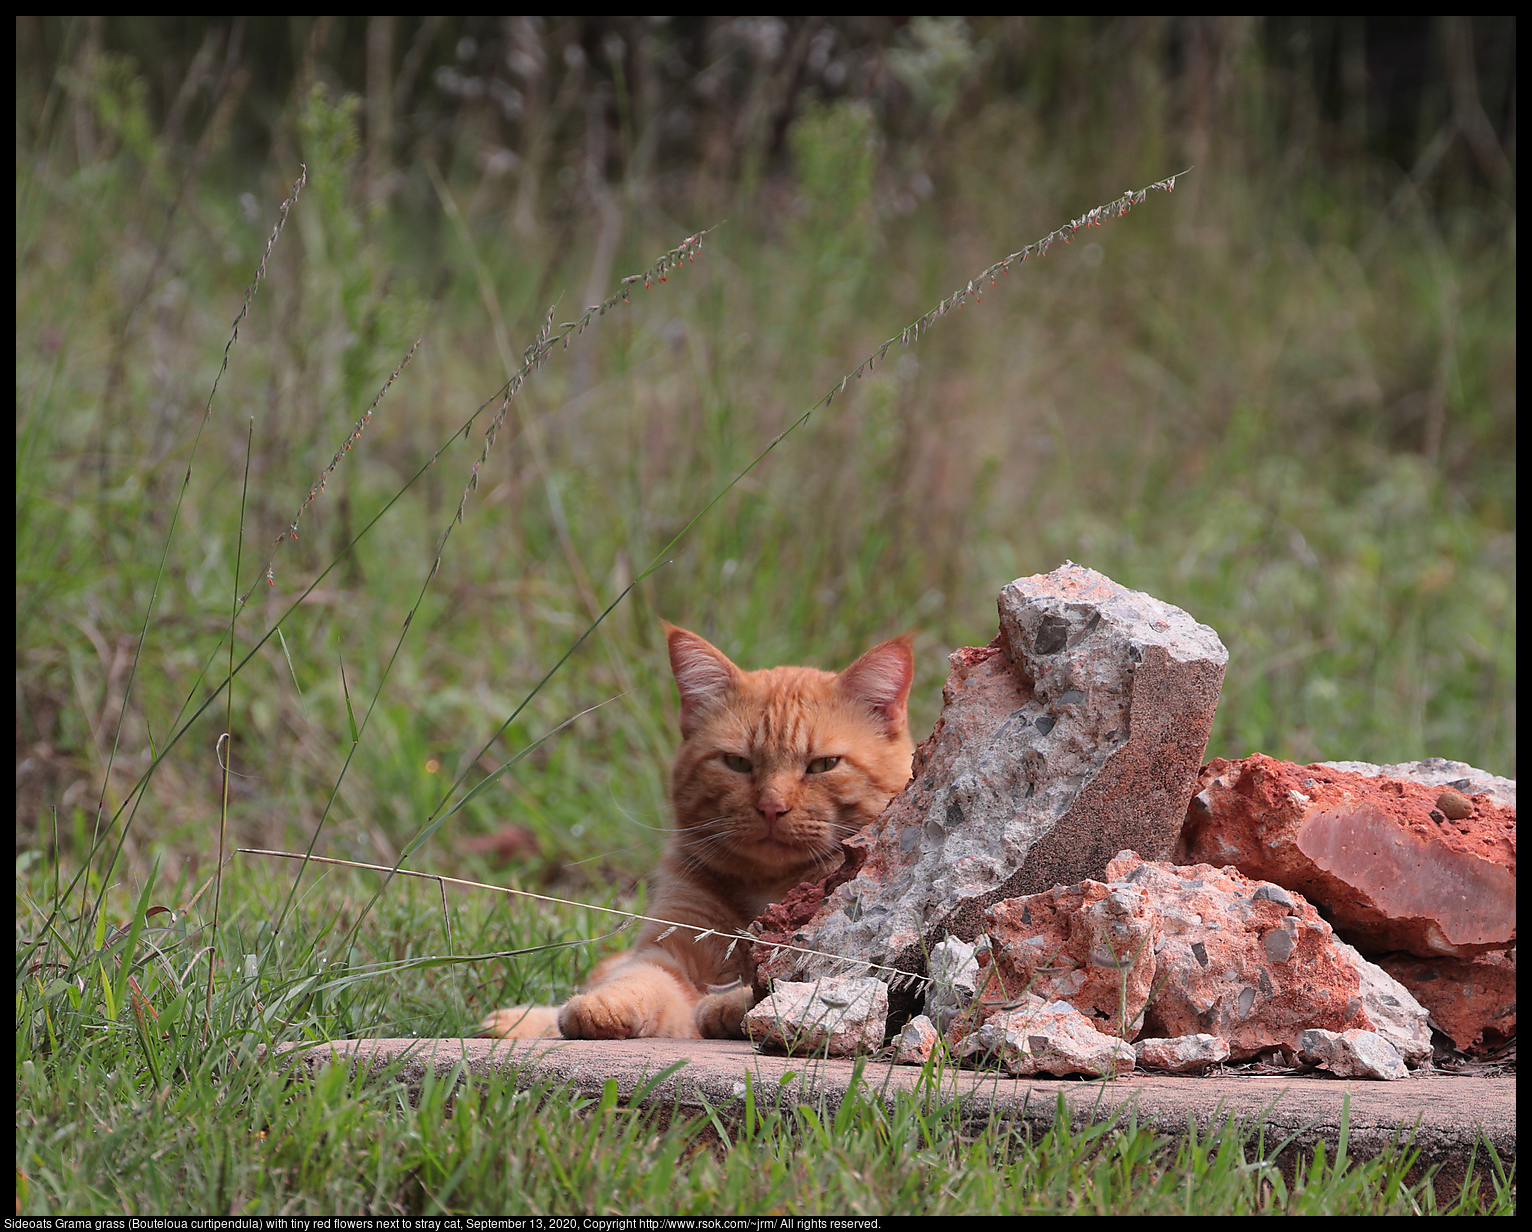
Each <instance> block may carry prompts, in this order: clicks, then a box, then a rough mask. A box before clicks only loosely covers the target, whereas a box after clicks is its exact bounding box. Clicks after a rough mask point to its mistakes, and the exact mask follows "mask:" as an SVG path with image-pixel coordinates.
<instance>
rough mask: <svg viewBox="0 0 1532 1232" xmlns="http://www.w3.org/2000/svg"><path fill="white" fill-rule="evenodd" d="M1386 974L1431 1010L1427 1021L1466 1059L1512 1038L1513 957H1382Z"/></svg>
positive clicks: (1488, 1050)
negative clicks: (1449, 1040) (1464, 1055)
mask: <svg viewBox="0 0 1532 1232" xmlns="http://www.w3.org/2000/svg"><path fill="white" fill-rule="evenodd" d="M1378 966H1380V967H1381V968H1383V970H1385V971H1387V972H1388V973H1389V975H1391V976H1392V977H1393V978H1394V979H1396V980H1398V981H1399V982H1400V983H1401V984H1403V985H1404V986H1405V987H1406V988H1408V989H1409V990H1410V992H1411V993H1412V994H1413V995H1414V997H1415V999H1416V1000H1417V1001H1419V1002H1420V1003H1421V1004H1422V1005H1424V1006H1425V1007H1426V1009H1427V1010H1428V1011H1429V1012H1430V1015H1431V1023H1432V1025H1433V1026H1435V1027H1436V1029H1437V1030H1439V1031H1441V1032H1442V1033H1443V1034H1445V1035H1446V1036H1447V1037H1448V1038H1450V1039H1451V1040H1452V1042H1453V1044H1454V1045H1455V1046H1456V1047H1457V1048H1459V1049H1461V1050H1462V1051H1463V1052H1466V1053H1468V1054H1469V1055H1470V1056H1480V1057H1482V1056H1487V1055H1488V1054H1490V1053H1492V1052H1495V1051H1496V1050H1498V1049H1500V1048H1501V1047H1503V1046H1504V1045H1505V1044H1506V1043H1508V1042H1509V1041H1511V1040H1513V1039H1515V1038H1516V953H1515V951H1514V950H1512V951H1510V952H1508V953H1490V954H1481V955H1479V956H1478V957H1477V958H1416V957H1415V956H1414V955H1412V954H1385V955H1384V956H1383V957H1381V958H1379V959H1378Z"/></svg>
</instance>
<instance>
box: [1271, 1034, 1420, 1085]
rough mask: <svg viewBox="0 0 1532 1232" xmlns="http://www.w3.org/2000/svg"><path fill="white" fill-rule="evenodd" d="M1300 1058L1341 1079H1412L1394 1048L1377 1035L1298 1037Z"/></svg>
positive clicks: (1303, 1035) (1308, 1035) (1386, 1080)
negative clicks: (1409, 1077)
mask: <svg viewBox="0 0 1532 1232" xmlns="http://www.w3.org/2000/svg"><path fill="white" fill-rule="evenodd" d="M1298 1057H1299V1059H1300V1060H1301V1061H1303V1062H1304V1063H1305V1064H1306V1065H1318V1066H1320V1067H1321V1068H1323V1069H1327V1070H1329V1071H1330V1072H1331V1073H1332V1074H1334V1075H1335V1076H1336V1077H1337V1078H1379V1079H1382V1080H1383V1081H1385V1082H1388V1081H1392V1080H1393V1079H1395V1078H1405V1077H1408V1076H1409V1072H1410V1071H1409V1070H1407V1069H1406V1068H1405V1067H1404V1061H1403V1059H1402V1058H1401V1057H1400V1056H1399V1053H1398V1052H1397V1051H1396V1050H1395V1049H1394V1046H1393V1044H1391V1043H1389V1041H1388V1040H1386V1039H1384V1038H1383V1037H1382V1036H1381V1035H1379V1034H1377V1033H1376V1032H1373V1031H1338V1032H1337V1031H1324V1030H1320V1029H1318V1028H1315V1029H1312V1030H1308V1031H1305V1032H1303V1034H1302V1035H1300V1036H1299V1037H1298Z"/></svg>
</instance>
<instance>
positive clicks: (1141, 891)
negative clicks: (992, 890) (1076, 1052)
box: [980, 881, 1160, 1040]
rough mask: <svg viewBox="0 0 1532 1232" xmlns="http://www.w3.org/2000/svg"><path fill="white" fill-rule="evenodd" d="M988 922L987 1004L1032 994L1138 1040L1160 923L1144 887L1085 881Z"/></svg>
mask: <svg viewBox="0 0 1532 1232" xmlns="http://www.w3.org/2000/svg"><path fill="white" fill-rule="evenodd" d="M984 919H985V927H986V928H987V930H988V934H989V939H990V947H989V953H988V955H987V956H986V957H985V959H984V960H982V961H981V964H980V986H981V989H982V992H981V997H982V1000H984V1001H990V1002H1004V1001H1007V1000H1009V999H1011V998H1014V997H1017V996H1019V995H1021V994H1022V993H1024V992H1026V993H1035V994H1036V995H1038V996H1040V997H1043V998H1044V999H1046V1000H1049V1001H1054V1000H1063V1001H1068V1002H1069V1004H1070V1005H1072V1006H1074V1007H1075V1008H1076V1009H1078V1010H1079V1011H1080V1012H1082V1013H1084V1014H1086V1015H1087V1016H1089V1017H1090V1018H1092V1019H1093V1021H1094V1023H1095V1025H1096V1027H1097V1028H1098V1029H1100V1030H1102V1031H1105V1032H1107V1033H1108V1034H1110V1035H1115V1036H1118V1037H1120V1038H1122V1039H1128V1040H1131V1039H1133V1038H1134V1036H1136V1035H1137V1034H1138V1031H1139V1028H1140V1027H1141V1026H1142V1025H1143V1013H1144V1006H1145V1005H1146V1003H1147V1002H1148V1000H1149V993H1150V989H1151V987H1152V986H1153V984H1154V980H1155V963H1156V959H1155V950H1156V948H1157V945H1158V942H1159V924H1160V921H1159V915H1158V914H1157V913H1156V911H1155V909H1154V905H1153V903H1152V901H1151V896H1150V894H1149V893H1148V892H1147V891H1146V890H1145V888H1144V887H1142V886H1137V885H1128V884H1117V885H1104V884H1102V883H1101V882H1099V881H1081V882H1077V883H1076V884H1075V885H1071V886H1056V887H1054V888H1053V889H1052V890H1048V891H1046V892H1045V893H1042V894H1031V895H1028V896H1027V897H1026V898H1009V899H1006V900H1004V901H1003V902H998V903H996V904H995V905H994V906H993V907H990V908H989V909H988V910H987V911H985V913H984Z"/></svg>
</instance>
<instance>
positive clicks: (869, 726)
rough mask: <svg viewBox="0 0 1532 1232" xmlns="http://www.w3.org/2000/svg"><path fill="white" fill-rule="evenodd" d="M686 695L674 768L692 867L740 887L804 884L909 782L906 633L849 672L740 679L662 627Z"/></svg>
mask: <svg viewBox="0 0 1532 1232" xmlns="http://www.w3.org/2000/svg"><path fill="white" fill-rule="evenodd" d="M665 629H666V634H667V639H668V642H669V647H670V666H671V670H672V671H674V672H675V677H676V684H677V686H678V687H679V688H680V690H681V747H680V749H679V750H678V751H677V753H676V760H675V765H674V767H673V769H672V772H671V800H672V802H673V803H674V805H675V814H676V825H677V829H678V834H677V838H676V843H675V845H674V847H673V853H674V854H675V855H676V856H678V857H679V859H680V862H681V864H682V866H683V867H688V868H693V869H695V868H698V867H704V868H709V869H712V870H713V871H714V872H716V873H722V874H725V875H727V876H730V877H733V878H737V879H740V880H743V881H747V882H748V881H754V882H767V881H784V880H791V879H797V880H805V879H809V878H812V877H817V876H822V875H824V874H825V873H828V872H830V871H831V870H832V869H834V868H835V867H836V865H837V864H838V863H839V861H840V858H841V849H840V841H841V839H842V838H845V837H847V836H849V835H851V834H854V833H855V832H856V831H857V830H859V829H861V828H862V827H863V826H864V825H866V824H867V823H868V822H870V821H872V820H873V819H874V818H875V817H877V815H878V814H879V813H881V812H882V811H883V807H884V805H886V804H887V803H888V802H889V800H890V799H892V798H893V796H894V795H895V794H896V793H897V792H898V791H899V790H900V788H902V787H903V786H904V784H905V783H906V782H907V781H908V779H909V777H910V759H911V756H912V754H913V746H912V745H911V743H910V732H909V718H908V715H907V713H906V703H907V702H908V700H909V695H910V680H911V677H912V675H913V672H914V656H913V654H912V653H911V649H910V639H909V638H908V637H901V638H895V639H894V640H893V641H888V642H884V643H882V644H881V645H878V646H874V647H873V648H872V649H871V650H869V651H868V652H867V653H866V654H864V655H863V656H862V657H861V658H859V659H858V660H857V661H856V662H855V663H853V664H852V665H851V666H850V667H848V668H846V670H845V671H843V672H840V673H834V672H822V671H819V670H817V669H815V668H812V667H773V668H768V669H765V670H763V671H757V672H746V671H741V670H740V669H739V668H737V667H735V666H734V664H733V663H731V662H730V661H729V659H728V657H727V656H726V655H724V653H723V652H722V651H721V650H719V649H717V648H716V647H715V646H712V645H710V644H709V643H708V642H706V641H704V640H703V639H702V638H700V637H698V636H697V635H696V634H695V633H688V632H687V631H686V630H685V629H678V628H676V627H675V626H673V625H668V624H667V625H666V626H665Z"/></svg>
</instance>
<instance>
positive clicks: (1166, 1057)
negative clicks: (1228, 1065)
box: [1133, 1034, 1229, 1074]
mask: <svg viewBox="0 0 1532 1232" xmlns="http://www.w3.org/2000/svg"><path fill="white" fill-rule="evenodd" d="M1133 1052H1134V1054H1135V1055H1136V1056H1137V1057H1138V1063H1139V1064H1140V1065H1141V1066H1143V1067H1144V1068H1145V1069H1157V1070H1164V1071H1165V1072H1166V1073H1170V1074H1191V1073H1196V1072H1197V1071H1199V1070H1204V1069H1207V1067H1208V1066H1210V1065H1217V1064H1218V1063H1219V1062H1220V1061H1227V1060H1228V1059H1229V1045H1228V1042H1227V1041H1226V1040H1223V1039H1220V1038H1219V1037H1218V1036H1216V1035H1207V1034H1202V1035H1178V1036H1176V1037H1175V1039H1141V1040H1139V1041H1137V1042H1136V1043H1135V1044H1134V1045H1133Z"/></svg>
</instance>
